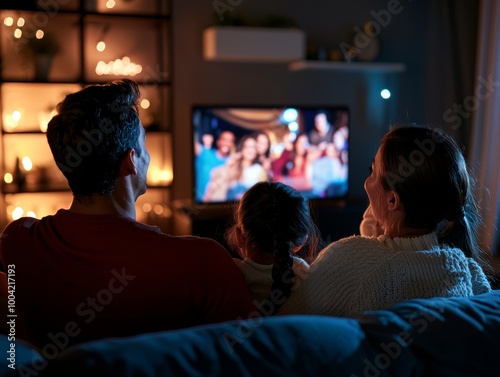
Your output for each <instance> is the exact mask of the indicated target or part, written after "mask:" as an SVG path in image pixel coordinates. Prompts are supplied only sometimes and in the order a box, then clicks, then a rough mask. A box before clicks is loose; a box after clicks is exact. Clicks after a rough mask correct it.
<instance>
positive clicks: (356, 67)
mask: <svg viewBox="0 0 500 377" xmlns="http://www.w3.org/2000/svg"><path fill="white" fill-rule="evenodd" d="M288 69H289V70H290V71H304V70H329V71H337V72H379V73H392V72H395V73H397V72H404V71H406V65H405V64H403V63H371V62H351V63H348V62H335V61H320V60H297V61H294V62H292V63H290V64H289V65H288Z"/></svg>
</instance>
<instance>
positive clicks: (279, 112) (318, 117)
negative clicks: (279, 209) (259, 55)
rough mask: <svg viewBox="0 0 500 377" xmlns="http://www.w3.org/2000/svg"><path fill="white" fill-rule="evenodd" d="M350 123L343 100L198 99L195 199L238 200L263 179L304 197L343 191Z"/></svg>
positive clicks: (337, 194) (324, 196)
mask: <svg viewBox="0 0 500 377" xmlns="http://www.w3.org/2000/svg"><path fill="white" fill-rule="evenodd" d="M349 127H350V126H349V109H348V107H346V106H220V105H217V106H210V105H195V106H193V108H192V131H193V176H194V179H193V182H194V190H193V193H194V198H193V199H194V202H195V203H196V204H206V203H226V202H233V201H237V200H239V199H241V197H242V195H243V194H244V193H245V191H246V190H248V189H249V188H250V187H251V186H252V185H253V184H255V183H256V182H259V181H263V180H267V181H277V182H282V183H285V184H287V185H289V186H291V187H293V188H295V189H296V190H298V191H299V192H301V193H302V194H303V195H304V196H306V197H307V198H309V199H318V200H319V199H340V198H345V197H346V196H347V194H348V192H349V185H348V182H349V180H348V178H349Z"/></svg>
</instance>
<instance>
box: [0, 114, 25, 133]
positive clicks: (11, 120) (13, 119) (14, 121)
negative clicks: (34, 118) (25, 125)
mask: <svg viewBox="0 0 500 377" xmlns="http://www.w3.org/2000/svg"><path fill="white" fill-rule="evenodd" d="M21 117H22V115H21V112H20V111H18V110H15V111H13V112H12V114H9V113H4V114H3V126H4V129H5V130H6V131H11V130H14V129H15V128H16V127H17V126H18V125H19V121H20V120H21Z"/></svg>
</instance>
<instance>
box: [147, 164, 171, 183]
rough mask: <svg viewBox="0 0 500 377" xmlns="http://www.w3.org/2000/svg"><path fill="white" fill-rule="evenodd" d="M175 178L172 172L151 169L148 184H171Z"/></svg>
mask: <svg viewBox="0 0 500 377" xmlns="http://www.w3.org/2000/svg"><path fill="white" fill-rule="evenodd" d="M173 178H174V176H173V174H172V172H171V171H170V170H162V169H158V168H154V167H151V168H150V169H149V174H148V184H152V185H161V184H170V183H172V179H173Z"/></svg>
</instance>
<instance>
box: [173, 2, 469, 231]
mask: <svg viewBox="0 0 500 377" xmlns="http://www.w3.org/2000/svg"><path fill="white" fill-rule="evenodd" d="M216 3H217V2H216V1H211V0H203V1H201V0H191V1H182V0H173V10H172V13H173V26H174V27H173V40H174V43H173V45H174V56H173V61H174V66H173V83H174V85H173V96H174V127H173V129H174V177H175V179H174V183H173V198H174V199H175V200H176V205H177V206H179V207H184V208H186V207H187V211H184V213H185V214H183V215H179V214H177V215H176V219H175V221H174V223H175V226H176V230H175V231H176V232H178V233H190V231H191V219H192V218H196V217H197V216H198V217H199V216H201V217H202V218H209V219H210V218H211V216H212V213H213V214H214V216H216V215H215V212H216V210H214V209H213V208H212V207H194V206H193V205H192V204H191V202H190V198H191V196H192V195H191V193H192V186H193V180H192V174H191V168H190V166H191V164H192V156H191V142H192V134H191V129H190V111H191V106H192V104H194V103H196V104H201V103H209V104H225V105H231V104H237V105H245V104H247V105H252V104H263V105H264V104H270V105H273V104H283V103H293V104H304V105H314V104H342V105H347V106H349V107H350V109H351V135H350V137H351V140H350V144H351V147H352V152H351V156H350V162H351V172H350V173H351V182H350V184H351V194H352V196H353V197H354V198H357V199H360V200H365V198H366V197H365V194H364V189H363V182H364V179H365V178H366V175H367V173H368V166H369V165H370V164H371V161H372V158H373V156H374V154H375V152H376V149H377V145H378V141H379V139H380V137H381V136H382V135H383V134H384V133H385V132H386V131H387V130H388V126H389V124H391V123H394V122H416V123H433V124H442V123H443V112H444V111H445V110H446V109H447V108H448V107H449V106H450V105H451V104H453V101H457V100H459V99H456V97H457V89H456V88H457V87H458V86H460V87H461V88H462V87H463V86H464V85H469V88H470V87H471V84H470V83H471V82H472V78H473V68H471V66H473V59H471V58H470V56H472V57H473V56H474V48H475V34H474V33H475V22H476V21H475V20H476V18H477V9H476V8H477V6H476V5H475V4H472V5H470V4H468V3H475V2H466V1H457V2H443V1H440V0H439V1H438V0H435V1H431V0H424V1H410V0H407V1H400V2H397V1H396V2H394V1H393V0H391V1H380V0H373V1H368V0H362V1H359V0H358V1H351V2H346V1H324V0H323V1H320V0H311V1H307V2H305V1H299V0H275V1H265V0H252V1H250V0H242V1H232V2H230V3H232V4H233V5H235V4H238V5H235V6H233V8H234V9H233V10H232V11H230V10H228V11H226V12H225V13H224V16H227V17H233V18H234V17H241V18H242V19H243V20H244V21H245V22H246V23H247V24H250V25H256V24H258V23H259V22H260V21H261V20H263V19H264V18H265V17H267V16H269V15H272V14H276V15H280V16H284V17H289V18H292V19H293V20H294V21H295V22H296V24H297V25H298V27H300V28H301V29H302V30H304V31H305V32H306V35H307V37H308V41H309V42H311V43H314V44H316V45H318V46H322V47H325V48H334V47H338V46H339V44H340V43H341V42H346V43H351V41H352V37H353V35H354V34H355V31H354V27H356V26H357V27H362V25H363V23H364V22H366V21H369V20H374V17H375V16H374V14H382V13H384V11H386V10H387V9H388V7H393V8H394V7H397V9H398V10H399V12H398V13H397V14H392V15H391V18H390V20H389V21H388V22H386V25H385V26H383V27H381V29H380V33H379V39H380V43H381V49H380V54H379V56H378V58H377V60H376V61H381V62H382V61H383V62H398V63H404V64H405V65H406V71H405V72H402V73H385V74H384V73H362V72H358V73H345V72H336V71H331V70H308V71H300V72H291V71H290V70H289V69H288V66H287V64H275V63H233V62H207V61H204V60H203V59H202V32H203V30H204V29H205V28H206V27H208V26H211V25H214V24H216V22H217V18H216V12H215V9H214V4H216ZM221 3H223V4H227V5H228V6H230V5H229V2H227V1H225V0H223V1H220V2H219V5H220V4H221ZM448 3H449V4H452V3H459V5H456V4H455V5H451V8H450V6H447V5H446V4H448ZM443 4H445V5H443ZM457 9H458V10H457ZM457 12H458V16H457V14H456V13H457ZM474 12H476V13H474ZM384 14H387V13H384ZM450 19H451V20H455V19H459V20H460V22H459V25H461V26H462V27H461V28H459V30H460V32H459V33H458V32H457V33H455V35H453V36H452V37H451V39H450V37H449V34H450V33H452V32H453V31H457V30H456V26H457V25H456V24H455V23H454V22H452V21H450ZM468 30H470V32H467V31H468ZM453 38H460V39H459V40H457V41H456V43H457V45H458V46H462V47H461V49H462V55H460V56H463V55H465V56H469V60H467V59H458V60H457V56H455V55H454V53H453V51H455V49H454V47H453V46H452V45H450V43H451V42H450V41H453V40H454V39H453ZM455 65H458V66H460V67H461V68H460V71H461V72H462V74H461V76H460V77H461V79H462V80H463V81H464V83H465V84H459V83H457V82H456V80H453V79H452V77H455V78H456V77H457V75H456V74H455V72H456V70H455V68H454V67H455ZM384 87H388V88H390V89H391V91H392V97H391V99H390V100H388V101H385V100H383V99H382V98H381V97H380V95H379V93H380V90H381V89H382V88H384ZM467 90H468V89H467V87H466V89H465V92H467ZM460 130H465V128H461V129H459V131H460ZM455 131H456V130H455ZM463 132H465V131H463ZM214 211H215V212H214ZM353 218H354V220H353V221H358V218H359V216H353Z"/></svg>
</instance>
